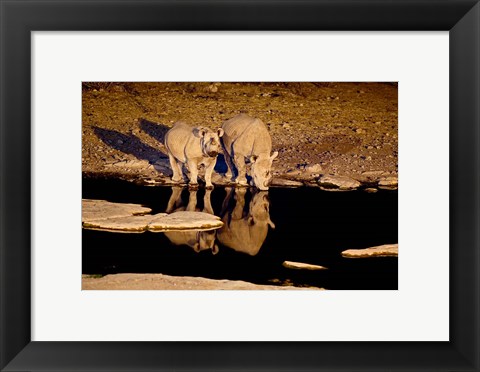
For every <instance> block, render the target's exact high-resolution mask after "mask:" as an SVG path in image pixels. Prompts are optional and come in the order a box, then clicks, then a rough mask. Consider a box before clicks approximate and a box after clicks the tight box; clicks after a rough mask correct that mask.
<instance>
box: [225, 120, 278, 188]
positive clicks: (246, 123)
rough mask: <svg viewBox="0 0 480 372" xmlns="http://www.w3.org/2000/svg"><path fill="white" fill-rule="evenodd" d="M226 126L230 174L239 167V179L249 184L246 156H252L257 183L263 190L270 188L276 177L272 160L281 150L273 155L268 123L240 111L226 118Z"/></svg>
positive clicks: (236, 179) (241, 182)
mask: <svg viewBox="0 0 480 372" xmlns="http://www.w3.org/2000/svg"><path fill="white" fill-rule="evenodd" d="M222 129H223V131H224V135H223V137H222V145H223V149H224V155H225V162H226V163H227V166H228V172H227V175H231V174H232V173H233V171H234V168H236V170H237V177H236V178H235V181H236V182H237V183H238V184H240V185H246V184H247V180H246V177H245V175H246V170H245V159H249V160H250V162H251V164H252V165H251V176H252V181H253V185H254V186H255V187H257V188H258V189H260V190H268V184H269V182H270V180H271V179H272V174H271V168H272V161H273V159H275V158H276V157H277V156H278V151H275V152H274V153H273V154H272V155H270V152H271V151H272V139H271V137H270V133H268V129H267V127H266V125H265V124H264V123H263V122H262V121H261V120H260V119H258V118H254V117H251V116H249V115H246V114H240V115H237V116H235V117H233V118H231V119H230V120H227V121H225V122H224V123H223V124H222Z"/></svg>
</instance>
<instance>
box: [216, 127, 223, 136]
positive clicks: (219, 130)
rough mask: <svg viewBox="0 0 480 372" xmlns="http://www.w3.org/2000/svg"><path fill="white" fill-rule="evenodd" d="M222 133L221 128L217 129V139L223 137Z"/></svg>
mask: <svg viewBox="0 0 480 372" xmlns="http://www.w3.org/2000/svg"><path fill="white" fill-rule="evenodd" d="M224 133H225V132H224V131H223V129H222V128H218V129H217V134H218V136H219V137H221V136H223V134H224Z"/></svg>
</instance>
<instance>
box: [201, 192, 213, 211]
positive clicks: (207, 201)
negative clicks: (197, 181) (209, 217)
mask: <svg viewBox="0 0 480 372" xmlns="http://www.w3.org/2000/svg"><path fill="white" fill-rule="evenodd" d="M211 194H212V190H205V195H204V197H203V212H205V213H209V214H215V213H214V212H213V208H212V201H211Z"/></svg>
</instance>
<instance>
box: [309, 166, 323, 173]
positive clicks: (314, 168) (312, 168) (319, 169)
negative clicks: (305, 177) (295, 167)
mask: <svg viewBox="0 0 480 372" xmlns="http://www.w3.org/2000/svg"><path fill="white" fill-rule="evenodd" d="M305 171H306V172H308V173H322V166H321V165H320V164H312V165H309V166H307V167H305Z"/></svg>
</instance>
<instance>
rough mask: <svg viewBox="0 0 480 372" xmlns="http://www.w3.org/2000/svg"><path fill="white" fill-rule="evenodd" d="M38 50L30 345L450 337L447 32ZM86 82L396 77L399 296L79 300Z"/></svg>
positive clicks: (74, 40) (135, 36) (138, 38)
mask: <svg viewBox="0 0 480 372" xmlns="http://www.w3.org/2000/svg"><path fill="white" fill-rule="evenodd" d="M32 41H33V43H32V56H33V63H32V66H33V68H32V76H33V89H32V95H33V96H32V102H33V124H32V131H33V133H32V134H33V151H32V154H33V155H32V156H33V159H32V164H33V171H32V172H33V173H32V179H33V180H34V181H33V195H32V197H33V199H32V200H33V211H32V212H33V219H34V220H33V248H32V262H33V263H32V289H33V290H32V304H33V308H32V314H33V315H32V340H34V341H40V340H41V341H70V340H82V341H83V340H119V341H120V340H135V341H136V340H292V341H297V340H312V341H313V340H317V341H323V340H325V341H328V340H332V341H337V340H338V341H340V340H365V341H374V340H378V341H381V340H388V341H389V340H392V341H393V340H402V341H403V340H405V341H407V340H414V341H427V340H428V341H433V340H436V341H441V340H448V337H449V334H448V292H449V287H448V240H449V239H448V230H449V227H448V33H446V32H435V33H413V32H401V33H400V32H388V33H378V32H375V33H373V32H372V33H367V32H363V33H347V32H336V33H331V32H330V33H325V32H303V33H299V32H295V33H293V32H292V33H278V32H276V33H251V32H248V33H247V32H236V33H233V32H229V33H219V32H216V33H214V32H210V33H207V32H203V33H198V32H196V33H190V32H155V33H153V32H152V33H139V32H136V33H112V32H110V33H89V32H34V33H33V35H32ZM81 81H399V93H400V95H399V97H400V98H399V128H400V129H399V130H400V132H399V135H400V150H399V153H400V160H399V174H400V192H399V207H400V208H399V209H400V213H399V223H400V225H399V227H400V231H399V243H400V258H399V268H400V269H399V271H400V277H399V288H400V289H399V290H398V291H325V292H314V291H301V292H294V291H278V292H274V291H266V292H257V291H244V292H235V291H226V292H220V291H83V292H82V291H81V290H80V288H81V287H80V279H81V278H80V272H81V267H80V262H81V231H80V202H79V201H80V198H81V182H80V175H81V161H80V158H81V88H80V82H81ZM432 181H433V182H432Z"/></svg>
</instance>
